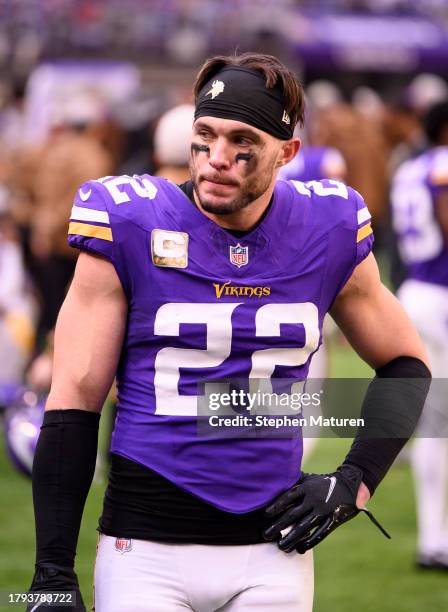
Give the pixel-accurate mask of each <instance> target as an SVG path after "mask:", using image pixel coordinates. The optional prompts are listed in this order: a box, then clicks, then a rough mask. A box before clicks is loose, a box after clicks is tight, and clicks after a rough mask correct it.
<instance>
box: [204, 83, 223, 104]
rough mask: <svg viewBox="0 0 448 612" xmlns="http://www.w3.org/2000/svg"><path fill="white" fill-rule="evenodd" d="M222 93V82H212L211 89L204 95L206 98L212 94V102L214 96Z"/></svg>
mask: <svg viewBox="0 0 448 612" xmlns="http://www.w3.org/2000/svg"><path fill="white" fill-rule="evenodd" d="M223 91H224V83H223V82H222V81H218V80H216V81H213V83H212V88H211V89H210V90H209V91H208V92H207V93H206V94H205V95H206V96H208V94H212V100H214V99H215V98H216V96H219V94H220V93H222V92H223Z"/></svg>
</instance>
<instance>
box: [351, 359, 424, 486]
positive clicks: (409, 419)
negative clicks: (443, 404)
mask: <svg viewBox="0 0 448 612" xmlns="http://www.w3.org/2000/svg"><path fill="white" fill-rule="evenodd" d="M430 384H431V372H430V371H429V370H428V368H427V367H426V365H425V364H424V363H423V362H422V361H420V359H417V358H415V357H397V358H396V359H393V360H392V361H390V362H389V363H387V364H385V365H384V366H382V367H381V368H378V370H376V376H375V378H374V379H373V380H372V382H371V383H370V385H369V387H368V389H367V393H366V396H365V398H364V402H363V405H362V410H361V418H363V419H364V422H365V426H364V427H363V428H360V429H359V430H358V433H357V435H356V437H355V439H354V441H353V444H352V446H351V448H350V451H349V453H348V455H347V457H346V458H345V461H344V464H350V465H356V466H357V467H359V468H361V469H362V471H363V482H364V483H365V484H366V486H367V488H368V489H369V491H370V493H371V495H373V493H374V491H375V489H376V487H377V486H378V485H379V483H380V482H381V480H382V479H383V478H384V476H385V475H386V473H387V471H388V470H389V468H390V466H391V465H392V463H393V462H394V460H395V458H396V457H397V455H398V453H399V452H400V450H401V449H402V448H403V446H404V445H405V444H406V442H407V441H408V440H409V438H410V437H411V436H412V434H413V432H414V430H415V428H416V426H417V423H418V420H419V418H420V415H421V412H422V410H423V406H424V404H425V399H426V396H427V394H428V391H429V387H430Z"/></svg>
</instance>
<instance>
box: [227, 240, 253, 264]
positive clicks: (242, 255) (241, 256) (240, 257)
mask: <svg viewBox="0 0 448 612" xmlns="http://www.w3.org/2000/svg"><path fill="white" fill-rule="evenodd" d="M230 261H231V263H233V265H234V266H238V268H241V266H246V265H247V264H248V263H249V247H242V246H241V245H240V243H238V244H237V245H236V246H231V247H230Z"/></svg>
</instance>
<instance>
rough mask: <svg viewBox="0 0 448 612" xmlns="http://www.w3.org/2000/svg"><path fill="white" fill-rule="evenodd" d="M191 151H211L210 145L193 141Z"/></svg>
mask: <svg viewBox="0 0 448 612" xmlns="http://www.w3.org/2000/svg"><path fill="white" fill-rule="evenodd" d="M191 151H192V152H193V151H194V152H195V153H210V147H209V146H208V145H204V144H199V143H197V142H192V143H191Z"/></svg>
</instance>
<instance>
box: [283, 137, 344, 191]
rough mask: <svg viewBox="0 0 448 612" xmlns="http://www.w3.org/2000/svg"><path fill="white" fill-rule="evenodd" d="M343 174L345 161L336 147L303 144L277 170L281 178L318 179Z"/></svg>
mask: <svg viewBox="0 0 448 612" xmlns="http://www.w3.org/2000/svg"><path fill="white" fill-rule="evenodd" d="M344 174H345V161H344V158H343V157H342V155H341V154H340V153H339V151H338V150H337V149H334V148H332V147H317V146H312V145H305V146H303V147H301V149H300V150H299V152H298V153H297V155H296V156H295V157H294V158H293V159H292V160H291V161H290V162H289V164H286V166H282V167H281V168H280V170H279V172H278V178H279V179H281V180H290V179H293V180H296V181H304V182H305V183H306V182H307V181H320V180H322V179H326V178H337V177H341V176H343V175H344Z"/></svg>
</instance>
